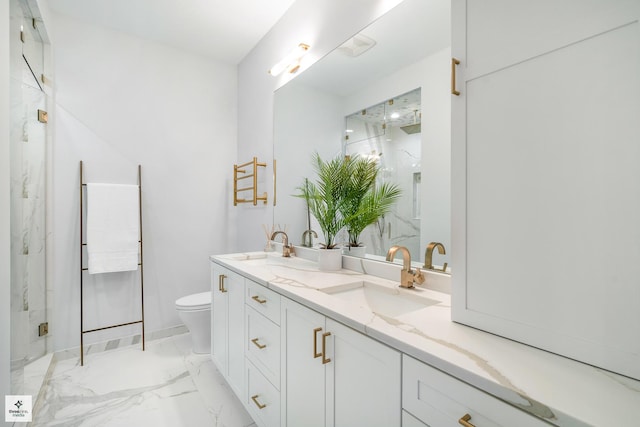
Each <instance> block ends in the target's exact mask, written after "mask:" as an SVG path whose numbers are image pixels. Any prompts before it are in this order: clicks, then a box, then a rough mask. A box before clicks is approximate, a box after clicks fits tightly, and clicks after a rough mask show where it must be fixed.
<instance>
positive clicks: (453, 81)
mask: <svg viewBox="0 0 640 427" xmlns="http://www.w3.org/2000/svg"><path fill="white" fill-rule="evenodd" d="M456 65H460V60H459V59H456V58H451V94H452V95H456V96H460V92H459V91H457V90H456Z"/></svg>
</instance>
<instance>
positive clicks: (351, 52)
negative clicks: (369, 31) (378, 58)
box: [338, 34, 376, 58]
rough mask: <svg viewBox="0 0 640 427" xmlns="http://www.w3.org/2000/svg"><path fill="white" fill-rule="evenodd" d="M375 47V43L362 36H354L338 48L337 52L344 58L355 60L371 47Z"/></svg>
mask: <svg viewBox="0 0 640 427" xmlns="http://www.w3.org/2000/svg"><path fill="white" fill-rule="evenodd" d="M375 45H376V41H375V40H373V39H372V38H369V37H367V36H365V35H362V34H356V35H355V36H353V37H352V38H350V39H349V40H347V41H346V42H345V43H344V44H343V45H342V46H340V47H339V48H338V51H340V52H341V53H343V54H344V55H346V56H350V57H352V58H355V57H356V56H360V55H362V54H363V53H365V52H366V51H368V50H369V49H371V48H372V47H373V46H375Z"/></svg>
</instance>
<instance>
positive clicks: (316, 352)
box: [313, 328, 322, 359]
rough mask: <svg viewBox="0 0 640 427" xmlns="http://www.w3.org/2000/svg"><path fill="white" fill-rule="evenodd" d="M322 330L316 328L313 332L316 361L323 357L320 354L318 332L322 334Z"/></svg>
mask: <svg viewBox="0 0 640 427" xmlns="http://www.w3.org/2000/svg"><path fill="white" fill-rule="evenodd" d="M321 330H322V328H315V329H314V330H313V358H314V359H316V358H318V357H320V356H322V353H318V332H320V331H321Z"/></svg>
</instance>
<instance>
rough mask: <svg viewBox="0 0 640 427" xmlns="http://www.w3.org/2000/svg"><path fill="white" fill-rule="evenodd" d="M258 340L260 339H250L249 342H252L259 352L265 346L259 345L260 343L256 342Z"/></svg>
mask: <svg viewBox="0 0 640 427" xmlns="http://www.w3.org/2000/svg"><path fill="white" fill-rule="evenodd" d="M259 339H260V338H254V339H252V340H251V342H252V343H253V344H254V345H255V346H256V347H258V348H259V349H260V350H262V349H263V348H266V347H267V346H266V345H265V344H260V343H259V342H258V340H259Z"/></svg>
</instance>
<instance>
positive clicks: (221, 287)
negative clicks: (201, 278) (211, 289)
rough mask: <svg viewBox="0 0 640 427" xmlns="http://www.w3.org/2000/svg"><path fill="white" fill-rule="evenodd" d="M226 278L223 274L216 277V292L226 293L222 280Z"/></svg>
mask: <svg viewBox="0 0 640 427" xmlns="http://www.w3.org/2000/svg"><path fill="white" fill-rule="evenodd" d="M226 278H227V276H225V275H224V274H221V275H220V276H218V290H219V291H220V292H222V293H225V292H227V290H226V289H225V288H224V279H226Z"/></svg>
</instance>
